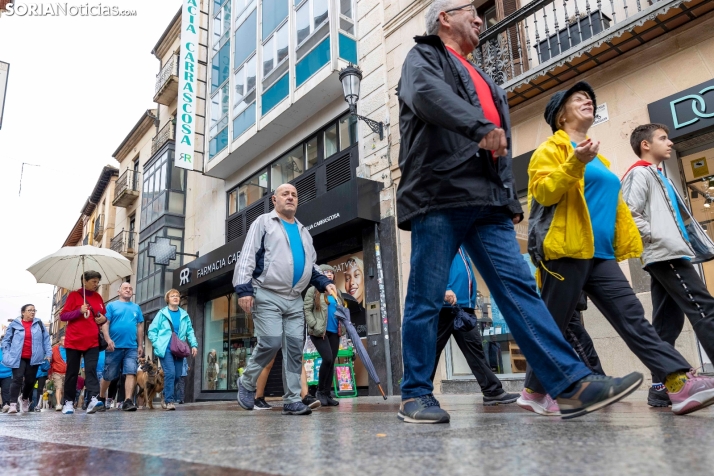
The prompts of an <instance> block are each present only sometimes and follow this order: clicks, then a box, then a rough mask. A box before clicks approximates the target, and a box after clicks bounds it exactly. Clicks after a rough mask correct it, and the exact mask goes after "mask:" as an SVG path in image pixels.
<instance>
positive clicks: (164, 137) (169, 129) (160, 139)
mask: <svg viewBox="0 0 714 476" xmlns="http://www.w3.org/2000/svg"><path fill="white" fill-rule="evenodd" d="M175 136H176V131H175V126H174V121H173V120H171V121H169V122H167V123H166V125H165V126H164V127H162V128H161V130H160V131H159V132H158V133H157V134H156V135H155V136H154V138H153V139H151V155H154V154H155V153H156V151H158V150H159V149H160V148H161V147H162V146H163V145H164V144H165V143H167V142H168V141H170V140H174V139H175Z"/></svg>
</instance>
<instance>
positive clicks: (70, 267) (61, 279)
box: [27, 245, 132, 317]
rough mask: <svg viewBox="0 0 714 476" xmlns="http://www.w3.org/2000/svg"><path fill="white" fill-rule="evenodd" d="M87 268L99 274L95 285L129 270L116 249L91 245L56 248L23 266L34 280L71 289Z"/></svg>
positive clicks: (120, 276)
mask: <svg viewBox="0 0 714 476" xmlns="http://www.w3.org/2000/svg"><path fill="white" fill-rule="evenodd" d="M88 269H91V270H93V271H97V272H98V273H100V274H101V275H102V279H101V280H100V281H99V284H110V283H113V282H114V281H117V280H119V279H122V278H124V277H126V276H130V275H131V273H132V271H131V262H130V261H129V260H128V259H126V258H124V257H123V256H122V255H120V254H119V253H117V252H116V251H112V250H109V249H106V248H97V247H96V246H91V245H86V246H65V247H64V248H60V249H59V251H56V252H55V253H52V254H51V255H49V256H45V257H44V258H42V259H41V260H39V261H38V262H37V263H35V264H33V265H32V266H30V267H29V268H27V271H29V272H30V273H32V275H33V276H34V277H35V279H36V280H37V282H38V283H45V284H54V285H55V286H59V287H61V288H65V289H69V290H74V289H79V288H80V287H82V275H83V274H84V271H85V270H88ZM86 301H87V300H86V297H85V303H86ZM85 317H87V316H85Z"/></svg>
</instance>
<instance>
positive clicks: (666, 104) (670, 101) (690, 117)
mask: <svg viewBox="0 0 714 476" xmlns="http://www.w3.org/2000/svg"><path fill="white" fill-rule="evenodd" d="M647 109H648V110H649V113H650V121H652V122H657V123H660V124H664V125H666V126H667V127H668V128H669V138H670V139H672V140H675V141H676V140H678V139H684V138H688V137H690V136H692V135H695V134H698V133H701V132H705V130H709V129H714V79H711V80H709V81H706V82H704V83H701V84H698V85H697V86H694V87H691V88H689V89H685V90H684V91H680V92H678V93H677V94H673V95H672V96H669V97H666V98H664V99H660V100H659V101H656V102H653V103H651V104H648V105H647Z"/></svg>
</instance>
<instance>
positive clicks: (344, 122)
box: [338, 114, 357, 150]
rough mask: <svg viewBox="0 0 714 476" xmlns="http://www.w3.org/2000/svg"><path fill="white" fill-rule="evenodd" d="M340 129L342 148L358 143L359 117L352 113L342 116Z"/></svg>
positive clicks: (339, 124)
mask: <svg viewBox="0 0 714 476" xmlns="http://www.w3.org/2000/svg"><path fill="white" fill-rule="evenodd" d="M338 126H339V129H340V150H345V149H347V148H348V147H351V146H353V145H355V144H356V143H357V118H355V116H353V115H352V114H348V115H346V116H342V117H341V118H340V120H339V123H338Z"/></svg>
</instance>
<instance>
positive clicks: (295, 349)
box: [233, 184, 337, 415]
mask: <svg viewBox="0 0 714 476" xmlns="http://www.w3.org/2000/svg"><path fill="white" fill-rule="evenodd" d="M271 200H272V203H273V205H274V206H275V209H274V210H273V211H272V212H270V213H265V214H263V215H261V216H259V217H258V218H257V219H256V220H255V221H254V222H253V224H252V225H251V226H250V229H249V230H248V235H247V236H246V239H245V242H244V243H243V249H242V251H241V255H240V259H239V260H238V263H237V264H236V268H235V272H234V274H233V286H234V287H235V292H236V294H237V295H238V304H239V305H240V307H241V309H243V311H244V312H245V313H246V314H252V316H253V324H254V327H255V335H256V337H257V339H258V345H257V346H256V348H255V351H254V352H253V354H252V355H251V358H250V361H249V362H248V365H247V366H246V369H245V371H244V372H243V375H242V376H241V377H240V378H239V379H238V404H239V405H240V406H241V407H242V408H244V409H246V410H252V409H253V408H254V407H255V390H256V384H257V381H258V378H259V377H260V375H261V373H262V372H263V370H264V368H265V367H266V366H267V365H268V364H269V363H270V361H271V360H273V358H274V357H275V354H276V353H277V352H278V350H280V349H281V348H282V349H283V382H284V383H285V385H284V387H285V395H283V415H309V414H310V413H312V410H311V409H310V408H309V407H308V406H306V405H305V404H304V403H303V402H302V398H301V397H300V391H301V383H300V375H301V370H300V369H301V367H302V349H303V335H304V329H305V317H304V314H303V307H302V299H301V297H302V296H301V293H302V292H303V291H304V290H305V289H306V288H307V286H308V285H310V284H312V285H313V286H316V287H317V288H318V290H319V291H321V292H325V291H328V292H330V293H336V292H337V288H336V287H335V285H334V284H333V283H332V282H331V281H330V280H329V279H327V277H325V276H324V275H323V274H322V273H321V272H320V270H319V268H317V266H315V260H316V259H317V253H316V252H315V248H314V247H313V245H312V237H311V236H310V233H309V232H308V231H307V229H306V228H305V227H304V226H303V225H302V223H300V222H299V221H298V220H297V219H296V218H295V211H296V210H297V205H298V195H297V189H296V188H295V187H294V186H293V185H290V184H283V185H280V186H279V187H278V188H277V189H276V190H275V191H274V192H273V196H272V197H271ZM268 265H270V266H268Z"/></svg>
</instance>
